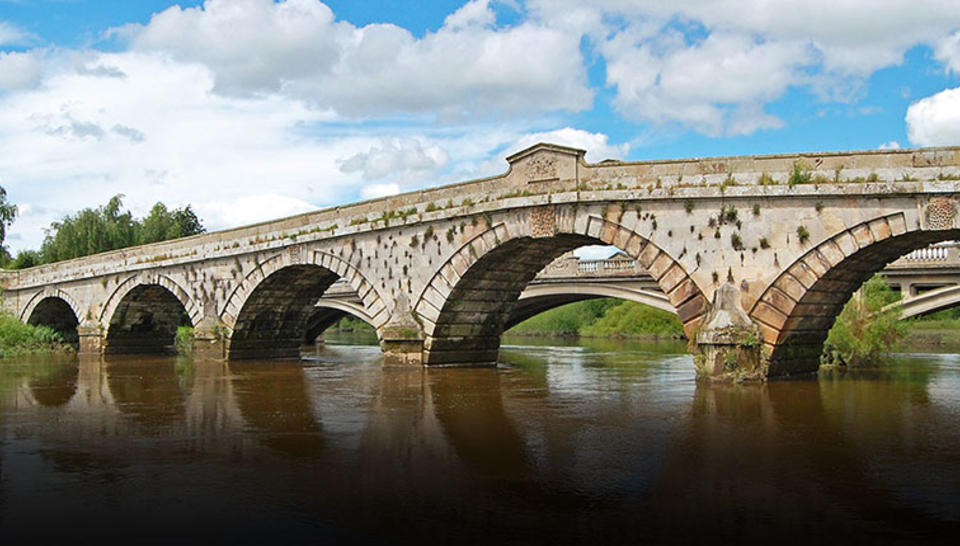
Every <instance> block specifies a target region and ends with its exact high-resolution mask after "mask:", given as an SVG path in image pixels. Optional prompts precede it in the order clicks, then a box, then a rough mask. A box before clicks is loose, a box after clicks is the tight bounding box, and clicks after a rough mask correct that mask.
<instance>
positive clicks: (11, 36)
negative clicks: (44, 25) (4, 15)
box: [0, 21, 37, 46]
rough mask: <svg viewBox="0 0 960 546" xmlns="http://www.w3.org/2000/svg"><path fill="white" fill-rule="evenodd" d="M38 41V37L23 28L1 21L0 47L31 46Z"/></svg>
mask: <svg viewBox="0 0 960 546" xmlns="http://www.w3.org/2000/svg"><path fill="white" fill-rule="evenodd" d="M36 40H37V38H36V36H34V35H33V34H31V33H29V32H27V31H25V30H23V29H22V28H20V27H18V26H16V25H14V24H12V23H8V22H6V21H0V46H5V45H22V44H29V43H33V42H35V41H36Z"/></svg>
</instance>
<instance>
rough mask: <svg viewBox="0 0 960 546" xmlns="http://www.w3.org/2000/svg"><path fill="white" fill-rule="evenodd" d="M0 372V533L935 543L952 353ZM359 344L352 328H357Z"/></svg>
mask: <svg viewBox="0 0 960 546" xmlns="http://www.w3.org/2000/svg"><path fill="white" fill-rule="evenodd" d="M351 341H356V340H350V339H348V338H339V339H338V338H335V337H331V338H330V339H329V342H328V344H327V345H326V346H325V347H324V348H323V349H322V350H320V351H319V352H318V353H317V354H316V355H314V356H312V357H311V358H312V359H311V360H309V361H302V362H295V361H282V362H229V363H224V362H211V361H204V362H193V361H191V360H189V359H183V358H136V357H124V358H110V359H107V360H102V359H86V358H84V359H81V360H79V361H78V360H77V358H76V357H74V358H69V357H66V358H65V357H43V358H40V357H33V358H23V359H16V360H7V361H0V530H2V536H3V537H4V541H5V543H14V542H8V541H9V540H14V539H22V540H31V541H33V542H34V543H49V542H51V541H53V540H62V541H78V540H79V541H82V542H89V541H93V540H97V541H105V540H111V541H113V540H124V541H127V542H134V543H141V542H157V543H168V542H203V543H213V542H219V543H228V542H229V543H249V542H263V541H270V543H273V542H296V543H300V542H307V541H314V542H315V541H320V540H324V539H326V540H339V541H343V542H350V543H357V542H360V541H377V542H381V543H387V544H394V543H400V542H412V541H417V542H428V543H434V542H436V543H450V542H456V543H496V544H515V543H521V544H530V543H554V544H556V543H559V544H563V543H622V542H628V541H630V542H644V543H702V544H707V543H710V544H722V543H731V542H736V543H754V542H764V543H770V542H775V543H779V544H783V543H805V544H816V543H824V542H827V541H830V542H834V541H837V540H838V539H844V540H845V541H847V542H851V541H852V543H915V542H916V543H919V542H922V543H931V542H942V543H955V540H954V539H956V538H957V537H960V355H955V354H903V355H898V356H897V358H896V359H895V360H894V361H893V362H892V363H889V364H886V365H883V366H878V367H877V368H874V369H864V370H856V371H846V372H843V371H835V372H830V373H823V374H821V376H820V377H819V378H806V379H801V380H791V381H772V382H769V383H767V384H762V385H739V386H738V385H728V386H706V385H698V384H697V383H696V381H695V379H694V372H693V366H692V362H691V358H690V356H688V355H686V354H685V351H684V349H685V347H684V345H683V344H682V343H676V342H668V343H659V344H657V343H641V342H611V341H606V342H603V341H583V342H581V343H579V344H572V343H570V342H563V341H558V340H536V341H531V340H524V339H520V340H517V339H508V340H506V342H505V346H504V348H503V350H502V360H503V361H504V363H503V364H502V365H500V366H499V367H497V368H495V369H494V368H486V369H431V370H424V369H421V368H410V367H383V366H382V365H381V363H380V360H379V349H378V348H377V347H375V346H365V345H352V344H348V343H350V342H351ZM361 341H362V340H361Z"/></svg>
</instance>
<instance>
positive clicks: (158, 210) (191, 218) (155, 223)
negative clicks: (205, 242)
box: [137, 203, 205, 244]
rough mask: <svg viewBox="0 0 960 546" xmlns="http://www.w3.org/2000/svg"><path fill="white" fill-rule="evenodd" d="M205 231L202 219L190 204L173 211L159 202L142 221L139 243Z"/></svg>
mask: <svg viewBox="0 0 960 546" xmlns="http://www.w3.org/2000/svg"><path fill="white" fill-rule="evenodd" d="M204 231H205V230H204V229H203V225H201V224H200V219H199V218H197V215H196V214H195V213H194V212H193V209H192V208H191V207H190V205H187V206H186V207H184V208H181V209H174V210H172V211H171V210H168V209H167V206H166V205H164V204H163V203H157V204H156V205H154V206H153V208H152V209H150V214H149V215H147V217H146V218H144V219H143V220H142V221H141V222H140V226H139V230H138V234H137V243H138V244H147V243H155V242H157V241H166V240H169V239H176V238H179V237H187V236H189V235H197V234H199V233H203V232H204Z"/></svg>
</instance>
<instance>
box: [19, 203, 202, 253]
mask: <svg viewBox="0 0 960 546" xmlns="http://www.w3.org/2000/svg"><path fill="white" fill-rule="evenodd" d="M0 192H2V189H0ZM4 195H5V194H2V193H0V222H2V221H3V220H4V218H6V216H4V210H5V209H3V207H4V206H5V201H4V199H3V197H4ZM6 206H7V207H12V211H13V212H12V213H9V212H7V214H8V215H10V214H13V215H15V214H16V207H15V206H13V205H6ZM7 210H9V209H7ZM10 221H12V216H11V220H9V221H7V224H9V222H10ZM204 231H205V230H204V228H203V225H202V224H201V223H200V219H199V218H197V215H196V213H194V212H193V209H192V208H191V207H190V206H189V205H187V206H186V207H183V208H179V209H174V210H169V209H167V206H166V205H164V204H163V203H157V204H156V205H154V206H153V208H152V209H151V210H150V214H148V215H147V216H146V217H145V218H143V219H142V220H138V219H136V218H134V217H133V214H131V213H130V211H128V210H124V209H123V195H115V196H113V197H112V198H110V201H108V202H107V204H106V205H103V206H101V207H97V208H95V209H93V208H87V209H83V210H81V211H79V212H76V213H74V214H71V215H69V216H66V217H65V218H63V219H62V220H60V221H58V222H53V223H51V224H50V227H49V228H48V229H47V230H46V236H45V237H44V240H43V244H42V245H41V247H40V251H39V252H37V251H32V250H27V251H20V253H18V254H17V257H16V258H10V257H9V254H7V259H6V262H7V264H9V266H12V267H14V268H16V269H21V268H25V267H32V266H34V265H40V264H46V263H52V262H59V261H62V260H69V259H71V258H79V257H81V256H88V255H90V254H96V253H98V252H106V251H108V250H116V249H119V248H125V247H129V246H133V245H137V244H146V243H154V242H157V241H166V240H168V239H176V238H178V237H186V236H188V235H196V234H198V233H203V232H204ZM0 235H2V231H0ZM0 242H2V237H0Z"/></svg>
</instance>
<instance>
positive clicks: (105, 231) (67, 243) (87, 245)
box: [40, 195, 137, 263]
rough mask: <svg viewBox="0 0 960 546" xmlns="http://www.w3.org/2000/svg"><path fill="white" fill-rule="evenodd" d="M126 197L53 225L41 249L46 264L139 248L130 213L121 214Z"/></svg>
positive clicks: (120, 196)
mask: <svg viewBox="0 0 960 546" xmlns="http://www.w3.org/2000/svg"><path fill="white" fill-rule="evenodd" d="M122 199H123V195H115V196H113V197H111V198H110V201H108V202H107V204H106V205H104V206H102V207H98V208H96V209H83V210H81V211H80V212H78V213H76V214H73V215H70V216H67V217H66V218H64V219H63V220H61V221H59V222H53V223H52V224H50V228H49V229H47V230H46V237H44V240H43V245H42V246H41V247H40V259H41V262H42V263H51V262H59V261H61V260H69V259H71V258H78V257H80V256H88V255H90V254H96V253H98V252H106V251H108V250H115V249H118V248H124V247H128V246H133V245H134V244H136V232H137V226H136V223H135V221H134V219H133V215H132V214H131V213H130V211H121V207H122V206H123V201H122Z"/></svg>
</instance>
